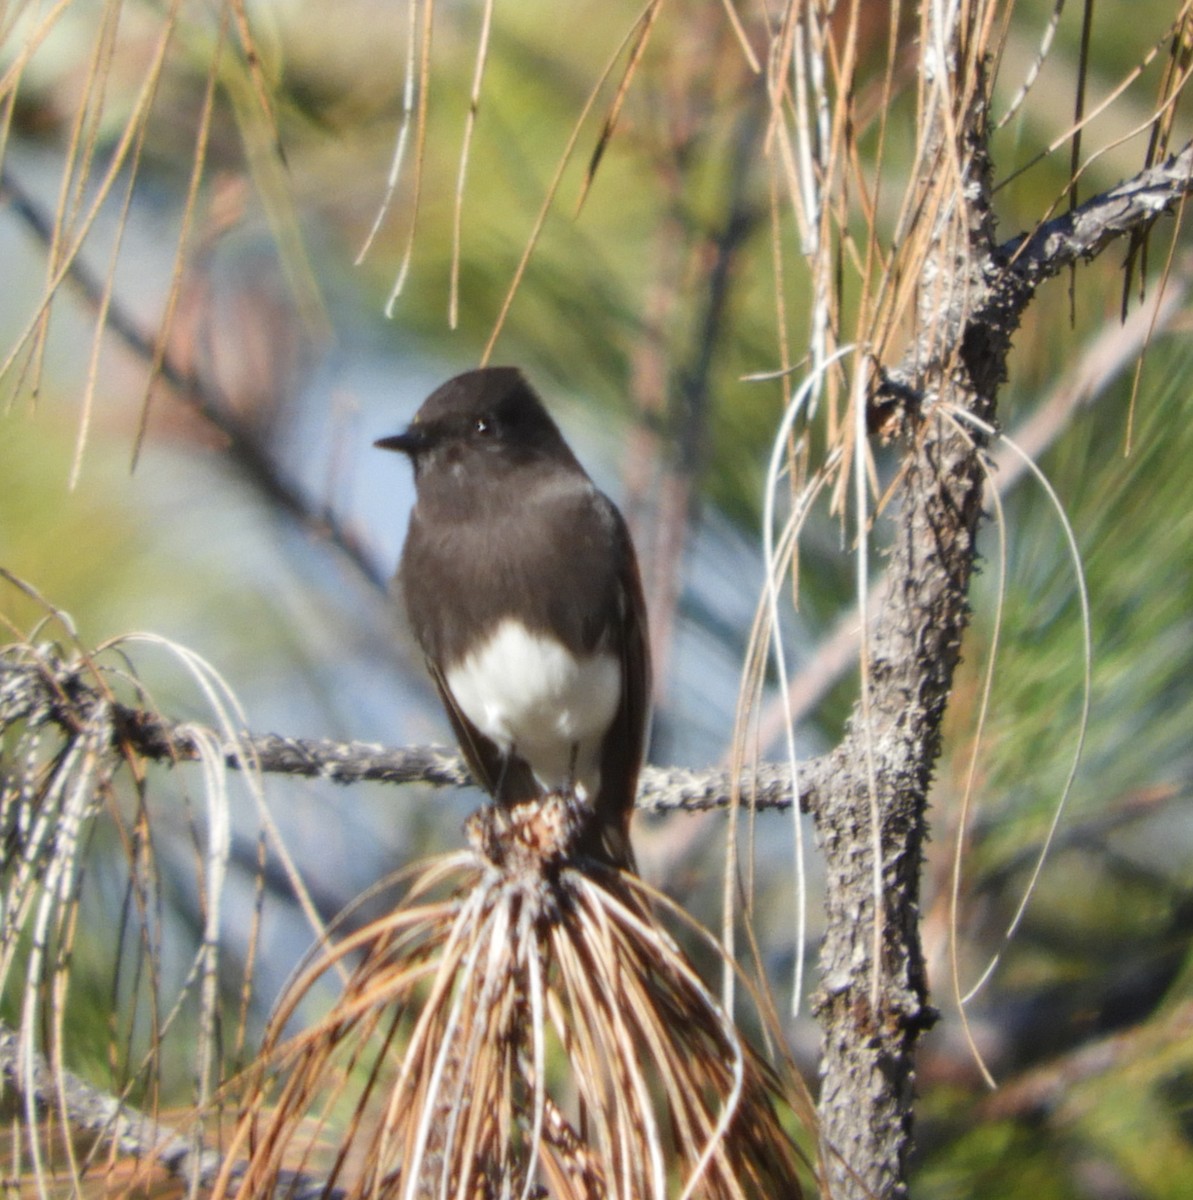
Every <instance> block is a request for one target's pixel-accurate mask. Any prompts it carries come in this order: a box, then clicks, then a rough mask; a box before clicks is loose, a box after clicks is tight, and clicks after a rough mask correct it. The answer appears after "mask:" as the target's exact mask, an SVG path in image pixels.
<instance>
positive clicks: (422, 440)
mask: <svg viewBox="0 0 1193 1200" xmlns="http://www.w3.org/2000/svg"><path fill="white" fill-rule="evenodd" d="M430 444H431V439H430V438H429V437H428V435H427V431H426V430H425V429H421V428H420V427H419V426H417V425H411V426H409V427H408V428H407V429H406V430H405V431H404V432H402V433H395V434H393V435H391V436H390V437H383V438H378V439H377V441H375V442H374V443H373V445H374V446H376V447H377V449H378V450H397V451H399V452H400V453H402V454H405V455H408V456H409V457H410V458H414V457H415V456H416V455H417V454H418V453H419V451H420V450H425V449H426V448H427V447H428V446H429V445H430Z"/></svg>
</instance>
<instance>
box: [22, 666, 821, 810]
mask: <svg viewBox="0 0 1193 1200" xmlns="http://www.w3.org/2000/svg"><path fill="white" fill-rule="evenodd" d="M90 673H91V672H90V669H89V668H88V667H87V666H86V665H84V664H83V663H81V662H73V663H72V662H65V661H62V660H60V659H57V658H54V657H46V656H44V655H42V656H39V658H38V661H37V662H36V663H33V662H30V661H29V654H28V651H27V649H22V648H13V647H8V648H5V649H0V729H3V728H5V727H7V726H9V725H11V724H13V723H14V722H18V721H24V722H28V723H30V724H42V725H44V724H50V725H54V726H57V727H58V728H59V729H60V730H61V731H62V732H63V733H64V734H66V735H67V736H72V737H73V736H76V735H77V734H79V733H80V732H81V731H82V730H84V729H87V730H91V731H94V730H95V728H96V724H97V723H101V724H102V725H103V726H105V727H106V728H107V733H106V735H105V736H104V737H103V738H102V739H101V740H102V741H104V742H106V743H107V744H108V745H110V746H111V747H112V749H113V750H124V751H130V752H132V753H134V754H136V755H137V756H138V757H140V758H145V759H151V760H153V761H155V762H163V763H181V762H193V761H196V760H197V759H198V758H199V757H200V752H201V747H203V746H210V745H213V744H214V745H218V746H219V747H220V752H221V754H222V755H223V758H224V762H225V763H226V764H227V766H229V767H232V768H234V769H245V768H249V769H253V770H258V771H261V772H262V773H263V774H279V775H296V776H299V777H302V778H307V779H326V780H328V781H330V782H332V783H339V784H352V783H364V782H375V783H393V784H402V783H422V784H429V785H431V786H432V787H470V786H475V784H474V781H473V779H472V776H471V775H470V774H469V772H468V768H467V767H466V766H465V764H464V760H463V758H461V756H460V755H459V754H458V753H456V752H455V751H452V750H447V749H444V748H442V747H439V746H414V747H407V748H404V749H393V748H390V747H386V746H381V745H378V744H377V743H373V742H337V741H333V740H331V739H328V738H297V737H283V736H281V735H279V734H273V733H265V734H254V733H244V734H242V735H239V736H237V737H236V738H233V739H229V738H227V737H225V736H223V735H222V734H220V733H219V732H218V731H217V730H215V729H212V728H209V727H205V726H201V725H199V724H197V723H196V722H193V721H177V720H173V719H171V718H168V717H164V716H161V715H160V714H158V713H153V712H150V711H148V710H147V709H144V708H138V707H135V706H133V705H128V704H122V703H119V702H116V701H114V700H112V699H111V698H110V697H108V696H105V695H103V694H102V692H101V691H100V689H99V688H98V687H96V686H95V685H94V684H93V683H91V682H89V680H88V679H87V677H86V676H87V675H88V674H90ZM830 766H831V764H830V762H829V760H828V759H827V758H819V759H814V760H812V761H811V762H808V763H802V764H801V765H800V773H799V794H800V803H801V806H802V807H803V808H804V810H805V811H810V810H811V809H812V808H813V807H814V806H815V805H816V804H817V803H819V799H820V797H821V795H822V794H823V791H824V789H825V787H826V784H827V778H828V777H827V772H828V770H829V769H830ZM735 790H736V791H737V793H738V794H740V795H741V797H742V803H743V804H752V805H753V806H754V807H755V808H758V809H780V810H781V809H788V808H790V807H791V803H792V786H791V772H790V768H789V767H788V766H787V765H786V764H780V763H759V764H757V765H756V766H754V767H752V768H748V769H746V770H743V771H742V772H741V774H740V775H739V776H738V777H736V778H735V777H734V776H733V775H732V774H731V773H730V772H728V771H725V770H722V769H719V768H713V769H709V770H704V771H700V770H690V769H686V768H682V767H647V768H646V769H645V770H644V771H643V773H642V780H641V782H640V784H639V789H638V808H639V809H640V810H641V811H643V812H652V813H661V812H671V811H675V810H681V811H685V812H701V811H705V810H708V809H717V808H725V807H727V806H728V805H729V802H730V797H731V796H732V795H733V794H734V792H735Z"/></svg>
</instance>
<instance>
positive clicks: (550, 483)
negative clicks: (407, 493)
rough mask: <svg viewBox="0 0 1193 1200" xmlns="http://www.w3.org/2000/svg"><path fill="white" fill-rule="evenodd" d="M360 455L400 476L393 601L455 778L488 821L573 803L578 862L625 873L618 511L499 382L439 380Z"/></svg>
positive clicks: (638, 746) (500, 370)
mask: <svg viewBox="0 0 1193 1200" xmlns="http://www.w3.org/2000/svg"><path fill="white" fill-rule="evenodd" d="M375 445H376V446H377V447H379V448H381V449H385V450H394V451H398V452H400V453H402V454H404V455H405V456H406V457H407V458H408V459H409V460H410V462H411V464H412V465H413V469H414V481H415V492H416V500H415V505H414V509H413V511H412V513H411V516H410V524H409V528H408V530H407V534H406V540H405V544H404V546H403V549H402V555H401V561H400V564H399V568H398V576H397V579H398V584H399V590H400V592H401V595H402V598H403V600H404V602H405V608H406V612H407V615H408V617H409V622H410V628H411V631H412V633H413V635H414V638H415V640H416V641H417V643H418V645H419V646H420V647H421V649H422V652H423V655H424V657H425V660H426V664H427V668H428V670H429V672H430V675H431V678H432V679H433V681H434V683H435V686H436V688H437V689H438V692H439V696H440V699H441V701H442V703H443V706H444V709H445V710H446V712H447V716H448V719H449V720H450V722H451V725H452V727H453V729H454V731H455V734H456V737H457V740H458V742H459V745H460V749H461V752H462V753H463V756H464V758H465V761H466V762H467V763H468V766H469V769H470V770H471V772H472V775H473V777H474V778H475V779H476V781H477V782H478V783H479V784H480V785H481V787H483V788H484V789H485V791H487V792H488V793H489V795H490V796H491V797H492V798H493V800H494V802H495V803H497V804H498V805H504V806H508V807H513V806H516V805H519V804H521V803H524V802H526V801H532V800H535V799H537V798H540V797H543V796H545V795H547V794H549V793H557V794H560V795H562V796H564V797H565V798H566V799H568V800H569V801H573V802H574V806H575V807H576V808H577V809H578V810H579V811H580V812H581V813H582V814H583V825H582V829H583V831H582V833H581V835H580V837H579V839H578V852H579V853H580V854H582V855H585V856H588V857H590V858H592V859H595V860H597V861H599V862H602V863H604V864H605V865H608V866H611V867H613V868H616V869H630V870H633V868H634V859H633V851H632V848H631V845H630V838H629V823H630V816H631V812H632V809H633V805H634V798H635V794H636V791H637V781H638V775H639V771H640V769H641V765H642V761H643V757H644V755H645V752H646V746H647V740H648V734H649V723H650V695H651V664H650V646H649V635H648V627H647V613H646V603H645V599H644V597H643V591H642V582H641V576H640V573H639V570H638V563H637V558H636V556H635V553H634V547H633V543H632V542H631V539H630V533H629V530H628V528H627V526H626V522H625V520H624V518H623V517H622V515H621V513H620V512H619V511H618V509H617V507H616V505H614V503H613V502H612V501H611V500H610V499H609V498H608V497H607V496H606V495H605V494H604V493H603V492H601V491H600V490H599V489H598V488H597V486H596V485H595V484H594V483H593V481H592V479H591V478H590V477H589V475H588V473H587V472H586V471H585V470H584V468H583V466H581V464H580V462H579V460H578V459H577V458H576V456H575V454H573V452H572V450H571V448H570V447H569V446H568V444H567V442H566V441H565V440H564V437H563V435H562V433H560V431H559V427H558V426H557V425H556V424H555V422H554V420H553V419H552V418H551V415H550V414H549V412H548V411H547V409H546V407H545V406H544V404H543V402H542V400H541V399H540V398H539V396H538V394H537V393H536V392H535V390H534V389H533V388H532V386H531V385H530V383H529V382H528V381H527V379H526V377H525V376H524V375H523V373H522V372H521V371H520V370H519V369H518V368H516V367H483V368H480V369H477V370H473V371H467V372H465V373H463V374H461V375H457V376H456V377H455V378H453V379H450V380H448V381H447V382H446V383H444V384H443V385H442V386H441V387H439V388H438V389H437V390H436V391H434V392H433V393H432V394H431V395H430V396H429V397H428V398H427V399H426V401H425V402H424V403H423V404H422V406H421V407H420V408H419V410H418V411H417V413H416V414H415V416H414V418H413V420H412V421H411V422H410V424H409V425H408V426H407V428H406V429H405V430H404V431H403V432H401V433H398V434H394V435H393V436H390V437H384V438H381V439H380V440H378V441H377V442H376V443H375Z"/></svg>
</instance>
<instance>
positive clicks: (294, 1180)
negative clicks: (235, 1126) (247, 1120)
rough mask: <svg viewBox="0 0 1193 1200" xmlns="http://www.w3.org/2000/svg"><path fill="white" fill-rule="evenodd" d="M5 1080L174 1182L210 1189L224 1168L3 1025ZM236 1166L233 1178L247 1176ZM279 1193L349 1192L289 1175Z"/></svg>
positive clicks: (195, 1144)
mask: <svg viewBox="0 0 1193 1200" xmlns="http://www.w3.org/2000/svg"><path fill="white" fill-rule="evenodd" d="M0 1080H3V1082H4V1083H5V1084H6V1085H7V1086H8V1087H11V1088H12V1089H13V1090H14V1091H15V1092H16V1093H17V1094H18V1095H19V1096H22V1097H24V1098H26V1099H29V1100H32V1102H33V1106H34V1107H35V1108H36V1109H37V1110H38V1111H39V1112H43V1113H45V1112H58V1113H60V1114H61V1116H62V1118H63V1119H64V1120H65V1121H66V1123H67V1124H68V1125H69V1126H70V1128H71V1129H72V1130H82V1131H85V1132H87V1133H93V1134H95V1136H96V1137H97V1138H99V1139H100V1140H101V1141H102V1142H103V1143H105V1144H107V1145H110V1146H111V1147H112V1148H113V1149H114V1150H115V1151H116V1152H117V1153H118V1154H120V1155H122V1156H127V1157H129V1158H133V1159H136V1160H138V1161H139V1162H140V1163H142V1164H146V1163H154V1164H156V1165H157V1166H158V1167H160V1168H161V1169H162V1170H163V1171H165V1172H166V1174H168V1175H169V1176H171V1178H174V1179H180V1180H183V1181H184V1182H186V1183H188V1184H191V1185H197V1186H199V1187H201V1188H210V1187H212V1186H213V1185H214V1183H215V1181H216V1178H217V1176H218V1175H219V1173H220V1171H221V1169H222V1168H223V1164H224V1158H223V1155H222V1154H221V1153H220V1152H219V1151H217V1150H212V1149H208V1148H206V1147H204V1146H203V1144H202V1142H201V1141H200V1140H199V1139H198V1138H196V1137H192V1136H188V1135H186V1134H183V1133H179V1132H178V1130H176V1129H174V1128H172V1127H171V1126H169V1125H165V1124H163V1123H162V1122H160V1121H157V1120H154V1118H152V1117H150V1116H147V1115H146V1114H145V1113H143V1112H141V1111H139V1110H138V1109H136V1108H134V1107H133V1106H132V1105H130V1104H128V1103H126V1102H125V1101H123V1100H121V1099H118V1098H117V1097H116V1096H113V1095H111V1094H110V1093H108V1092H105V1091H102V1090H101V1089H99V1088H96V1087H92V1086H91V1084H89V1083H87V1082H86V1081H85V1080H83V1079H81V1078H79V1076H77V1075H74V1074H72V1073H71V1072H70V1071H58V1072H55V1071H54V1070H52V1069H51V1067H50V1065H49V1063H47V1062H46V1060H45V1059H44V1058H43V1057H42V1055H40V1054H38V1053H37V1052H36V1051H30V1050H29V1049H28V1047H26V1046H24V1045H22V1038H21V1036H20V1035H19V1034H18V1033H17V1032H16V1031H15V1030H13V1029H10V1028H9V1027H8V1026H7V1025H4V1024H3V1023H0ZM243 1170H244V1167H243V1165H237V1166H236V1167H235V1168H233V1171H232V1179H233V1181H235V1179H236V1178H237V1177H238V1176H240V1175H241V1174H242V1173H243ZM278 1182H279V1186H278V1187H277V1188H276V1189H275V1191H274V1193H273V1195H276V1196H278V1197H283V1196H284V1197H286V1200H316V1198H318V1200H341V1198H342V1197H343V1196H344V1192H343V1191H342V1190H341V1189H339V1188H330V1189H329V1188H328V1186H327V1183H326V1182H325V1181H324V1180H320V1179H315V1178H313V1177H312V1176H309V1175H306V1174H304V1173H301V1172H296V1171H287V1172H285V1173H284V1176H283V1177H282V1178H280V1179H279V1181H278Z"/></svg>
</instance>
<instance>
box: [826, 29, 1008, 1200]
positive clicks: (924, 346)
mask: <svg viewBox="0 0 1193 1200" xmlns="http://www.w3.org/2000/svg"><path fill="white" fill-rule="evenodd" d="M945 7H950V6H945ZM930 44H931V43H930ZM937 44H939V43H937ZM960 44H961V43H960V41H958V42H956V43H954V48H956V47H957V46H959V45H960ZM957 60H958V61H962V55H961V53H960V51H959V50H958V51H957ZM948 71H949V73H950V80H949V86H947V87H944V86H936V88H935V95H936V97H937V99H936V100H935V104H936V105H937V108H936V109H935V110H934V109H933V108H932V104H933V100H931V99H929V101H928V102H927V109H926V111H925V113H924V120H925V122H926V127H925V128H926V134H927V137H926V144H927V146H928V149H927V151H926V153H925V155H924V157H923V159H922V163H923V164H925V168H926V169H924V170H923V171H922V175H923V178H922V180H921V182H920V193H921V197H922V203H921V206H920V212H921V213H922V214H927V215H925V216H923V217H922V220H923V221H925V222H929V221H930V222H931V227H930V228H920V229H919V230H918V236H919V237H921V238H923V239H924V243H923V244H924V250H923V257H922V259H921V265H920V276H919V277H920V306H919V318H920V327H921V331H922V332H921V336H920V338H919V339H918V341H917V343H916V345H915V347H914V348H913V351H912V353H911V354H910V355H909V359H908V361H907V363H906V364H905V366H904V367H903V368H902V370H901V371H900V376H901V382H902V383H905V384H906V385H907V393H906V394H907V395H909V396H915V397H917V398H918V399H917V402H916V403H915V405H914V406H913V407H912V410H911V411H909V412H907V414H906V416H907V423H908V428H909V430H910V439H909V440H910V445H909V449H908V452H907V458H906V463H905V467H906V470H905V475H904V483H903V488H902V494H901V497H900V507H899V511H898V513H897V514H896V523H897V533H896V536H895V540H894V544H893V546H892V549H891V557H890V562H889V566H888V571H887V584H886V588H885V594H884V598H883V601H882V604H881V607H880V610H879V612H878V614H877V619H876V621H875V624H874V626H873V629H872V632H871V636H870V640H869V643H868V646H867V655H868V657H867V671H866V677H865V682H864V687H865V696H864V698H863V700H862V702H860V703H859V705H858V708H857V710H856V711H855V713H854V716H853V719H852V721H851V724H850V727H849V729H848V731H847V733H846V737H845V739H844V740H843V742H842V744H841V746H840V747H839V748H838V750H837V751H836V753H835V758H836V762H837V773H836V783H835V786H834V788H833V793H832V795H831V797H830V798H829V799H828V802H827V803H825V804H824V806H823V807H822V808H820V809H819V810H818V811H817V814H816V816H817V829H818V836H819V838H820V841H821V844H822V847H823V850H824V855H825V860H826V866H827V879H826V892H827V896H826V904H827V909H828V911H827V914H826V916H827V923H826V928H827V933H826V936H825V940H824V944H823V947H822V952H821V967H822V984H821V989H820V993H819V995H818V998H817V1006H818V1015H819V1017H820V1020H821V1023H822V1026H823V1029H824V1055H823V1060H822V1074H823V1086H822V1092H821V1103H820V1115H821V1123H822V1126H821V1127H822V1137H823V1142H824V1150H825V1162H824V1166H825V1170H826V1171H827V1173H828V1176H829V1179H830V1181H831V1183H832V1189H833V1190H832V1194H833V1196H834V1198H835V1200H841V1198H842V1197H859V1198H860V1197H867V1198H872V1197H884V1198H886V1197H902V1196H905V1195H906V1194H907V1187H906V1167H907V1159H908V1154H909V1152H910V1149H911V1144H912V1102H913V1092H914V1065H915V1059H914V1053H915V1048H916V1043H917V1041H918V1038H919V1036H920V1034H921V1032H922V1031H923V1030H924V1029H925V1028H927V1026H928V1025H929V1024H930V1023H931V1021H932V1019H933V1016H934V1013H933V1011H932V1009H931V1008H930V1007H929V1004H928V989H927V980H926V976H925V967H924V960H923V952H922V948H921V944H920V934H919V916H920V912H919V887H920V862H921V852H922V847H923V843H924V839H925V836H926V831H927V819H926V814H927V802H928V789H929V785H930V783H931V778H932V771H933V766H934V764H935V761H936V758H937V755H938V753H939V749H940V728H941V718H942V716H943V714H944V710H945V706H946V703H947V701H948V696H949V691H950V688H951V686H952V681H953V672H954V669H955V667H956V664H957V661H958V652H959V647H960V644H961V636H962V633H963V631H964V629H965V625H966V621H967V617H968V605H967V599H966V597H967V593H968V588H969V582H970V577H971V575H972V572H973V566H974V561H975V534H976V529H977V524H978V520H979V516H980V503H981V495H982V478H983V477H982V469H981V464H980V462H979V458H978V454H979V450H978V448H977V446H976V445H975V441H974V438H973V436H972V431H967V430H965V429H964V428H963V427H962V426H961V425H960V424H959V423H958V421H957V420H956V419H954V418H952V417H951V416H950V415H949V412H950V410H962V411H964V412H967V413H971V414H973V415H975V416H978V417H980V418H982V419H983V420H985V421H989V420H991V419H992V417H993V411H994V401H995V394H996V391H997V387H998V385H999V383H1000V382H1001V379H1002V376H1003V370H1004V364H1005V358H1006V352H1007V349H1008V347H1009V344H1010V334H1011V331H1012V330H1013V327H1014V324H1015V321H1016V319H1017V315H1018V314H1017V311H1013V310H1017V305H1015V304H1011V305H1010V306H1009V307H1008V306H1006V305H1005V301H1006V299H1007V297H1006V295H1005V279H1006V276H1005V273H1004V272H1003V270H1002V269H1001V264H1000V262H999V256H998V253H997V249H996V246H995V242H994V236H993V235H994V230H993V222H992V220H991V217H990V213H989V205H988V197H989V188H988V179H987V175H988V171H987V160H986V154H985V123H984V113H985V81H984V79H983V78H982V71H981V64H980V63H971V64H969V65H968V66H958V65H957V62H952V63H949V64H948ZM967 74H968V76H969V77H968V78H965V76H966V75H967ZM930 90H931V89H930ZM946 106H951V107H952V116H951V119H946V113H945V111H944V110H945V107H946ZM942 189H943V190H942ZM1000 288H1002V289H1004V290H1000ZM1000 306H1001V307H1003V308H1004V309H1005V311H1004V313H1003V314H1002V315H1003V316H1005V318H1006V319H1000V315H999V311H998V310H999V309H1000ZM876 839H877V841H878V843H879V845H880V847H881V864H880V871H879V874H880V877H881V887H880V888H876V886H875V875H876V872H875V869H874V845H875V840H876ZM876 893H877V903H878V905H879V906H880V907H879V911H878V912H877V913H876V912H875V904H876ZM876 957H877V961H875V959H876Z"/></svg>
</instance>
